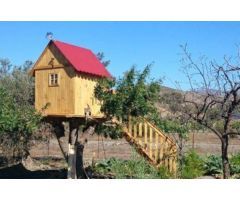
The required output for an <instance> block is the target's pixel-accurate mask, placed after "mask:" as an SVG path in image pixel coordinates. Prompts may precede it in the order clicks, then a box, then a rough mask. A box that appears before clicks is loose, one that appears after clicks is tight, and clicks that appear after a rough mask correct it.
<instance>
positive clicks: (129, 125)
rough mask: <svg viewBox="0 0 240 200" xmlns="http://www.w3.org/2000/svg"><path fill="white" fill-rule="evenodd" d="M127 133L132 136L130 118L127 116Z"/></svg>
mask: <svg viewBox="0 0 240 200" xmlns="http://www.w3.org/2000/svg"><path fill="white" fill-rule="evenodd" d="M128 133H129V134H130V135H132V117H131V116H128Z"/></svg>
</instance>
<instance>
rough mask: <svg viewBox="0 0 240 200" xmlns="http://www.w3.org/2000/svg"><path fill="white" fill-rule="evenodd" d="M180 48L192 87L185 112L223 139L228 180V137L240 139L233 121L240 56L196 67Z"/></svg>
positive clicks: (239, 98)
mask: <svg viewBox="0 0 240 200" xmlns="http://www.w3.org/2000/svg"><path fill="white" fill-rule="evenodd" d="M181 48H182V49H183V60H182V61H183V63H184V67H183V69H184V72H185V74H186V76H187V78H188V81H189V84H190V87H191V90H190V91H188V92H186V93H185V95H184V109H183V112H184V114H186V115H187V116H189V117H190V118H191V119H193V120H194V121H196V122H197V123H199V124H200V125H202V126H204V127H206V128H207V129H209V130H210V131H211V132H213V133H214V134H215V135H217V137H218V138H219V139H220V141H221V153H222V164H223V176H224V178H229V176H230V164H229V159H228V144H229V136H231V135H240V131H239V129H238V128H237V127H238V126H236V123H239V122H237V121H236V120H234V117H233V116H234V115H235V114H237V112H238V111H239V107H240V54H238V55H237V56H236V57H234V58H231V57H226V56H225V57H224V60H223V63H222V64H218V63H217V62H216V61H209V60H208V59H207V58H206V57H201V58H200V62H198V63H196V62H195V61H194V60H193V58H192V56H191V54H190V53H189V52H188V50H187V46H186V45H185V46H181ZM233 63H234V64H233Z"/></svg>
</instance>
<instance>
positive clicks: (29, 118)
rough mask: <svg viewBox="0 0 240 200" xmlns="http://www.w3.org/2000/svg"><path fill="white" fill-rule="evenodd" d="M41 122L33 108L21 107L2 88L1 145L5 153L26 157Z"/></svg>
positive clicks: (0, 96)
mask: <svg viewBox="0 0 240 200" xmlns="http://www.w3.org/2000/svg"><path fill="white" fill-rule="evenodd" d="M40 120H41V116H40V115H39V114H38V113H36V111H35V110H34V108H33V107H30V106H27V105H26V106H23V105H21V106H20V105H19V104H17V103H16V102H15V101H14V99H13V97H12V96H11V95H10V94H9V93H8V92H7V91H6V90H5V89H3V88H0V144H1V147H2V148H3V150H4V152H9V150H13V151H14V153H16V154H17V156H20V157H22V156H24V155H25V154H26V152H27V150H28V148H29V142H30V138H31V137H32V134H33V132H34V131H36V130H37V128H38V124H39V122H40Z"/></svg>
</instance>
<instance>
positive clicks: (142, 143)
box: [118, 117, 177, 173]
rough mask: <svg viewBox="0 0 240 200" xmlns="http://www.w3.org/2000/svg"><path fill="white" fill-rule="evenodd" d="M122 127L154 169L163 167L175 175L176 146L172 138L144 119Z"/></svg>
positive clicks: (129, 122)
mask: <svg viewBox="0 0 240 200" xmlns="http://www.w3.org/2000/svg"><path fill="white" fill-rule="evenodd" d="M131 119H132V117H129V120H128V123H127V124H125V125H124V130H125V132H126V134H127V136H128V138H129V139H130V141H131V142H132V143H134V144H135V145H136V146H137V147H138V149H139V150H140V151H141V152H142V153H143V154H144V155H145V156H146V157H147V158H148V160H149V161H150V162H151V163H152V164H154V165H155V166H156V167H159V166H162V165H164V166H165V167H167V168H168V169H169V171H170V172H173V173H176V157H177V145H176V143H175V142H174V140H173V139H172V138H170V137H169V136H167V135H165V134H164V133H163V132H162V131H161V130H160V129H159V128H158V127H156V126H155V125H153V124H152V123H151V122H149V121H147V120H146V119H142V120H140V122H135V123H131V122H132V121H134V120H131ZM118 121H119V122H120V120H118Z"/></svg>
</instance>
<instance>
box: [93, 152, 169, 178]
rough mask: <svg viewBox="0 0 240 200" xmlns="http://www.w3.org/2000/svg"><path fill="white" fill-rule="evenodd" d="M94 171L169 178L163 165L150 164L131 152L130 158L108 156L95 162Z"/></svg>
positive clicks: (126, 175) (122, 176) (127, 175)
mask: <svg viewBox="0 0 240 200" xmlns="http://www.w3.org/2000/svg"><path fill="white" fill-rule="evenodd" d="M94 171H96V172H97V173H100V174H105V175H106V174H108V173H111V174H113V175H114V176H115V177H116V178H119V179H120V178H136V179H138V178H139V179H144V178H151V179H153V178H164V179H166V178H170V177H171V174H170V173H169V172H168V170H167V169H166V168H164V167H160V168H159V169H156V168H154V167H153V166H151V165H150V164H149V163H148V162H147V161H146V160H145V159H144V158H142V157H139V156H137V155H136V153H134V154H133V156H132V159H131V160H121V159H115V158H110V159H108V160H103V161H101V162H99V163H97V164H96V166H95V167H94Z"/></svg>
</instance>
